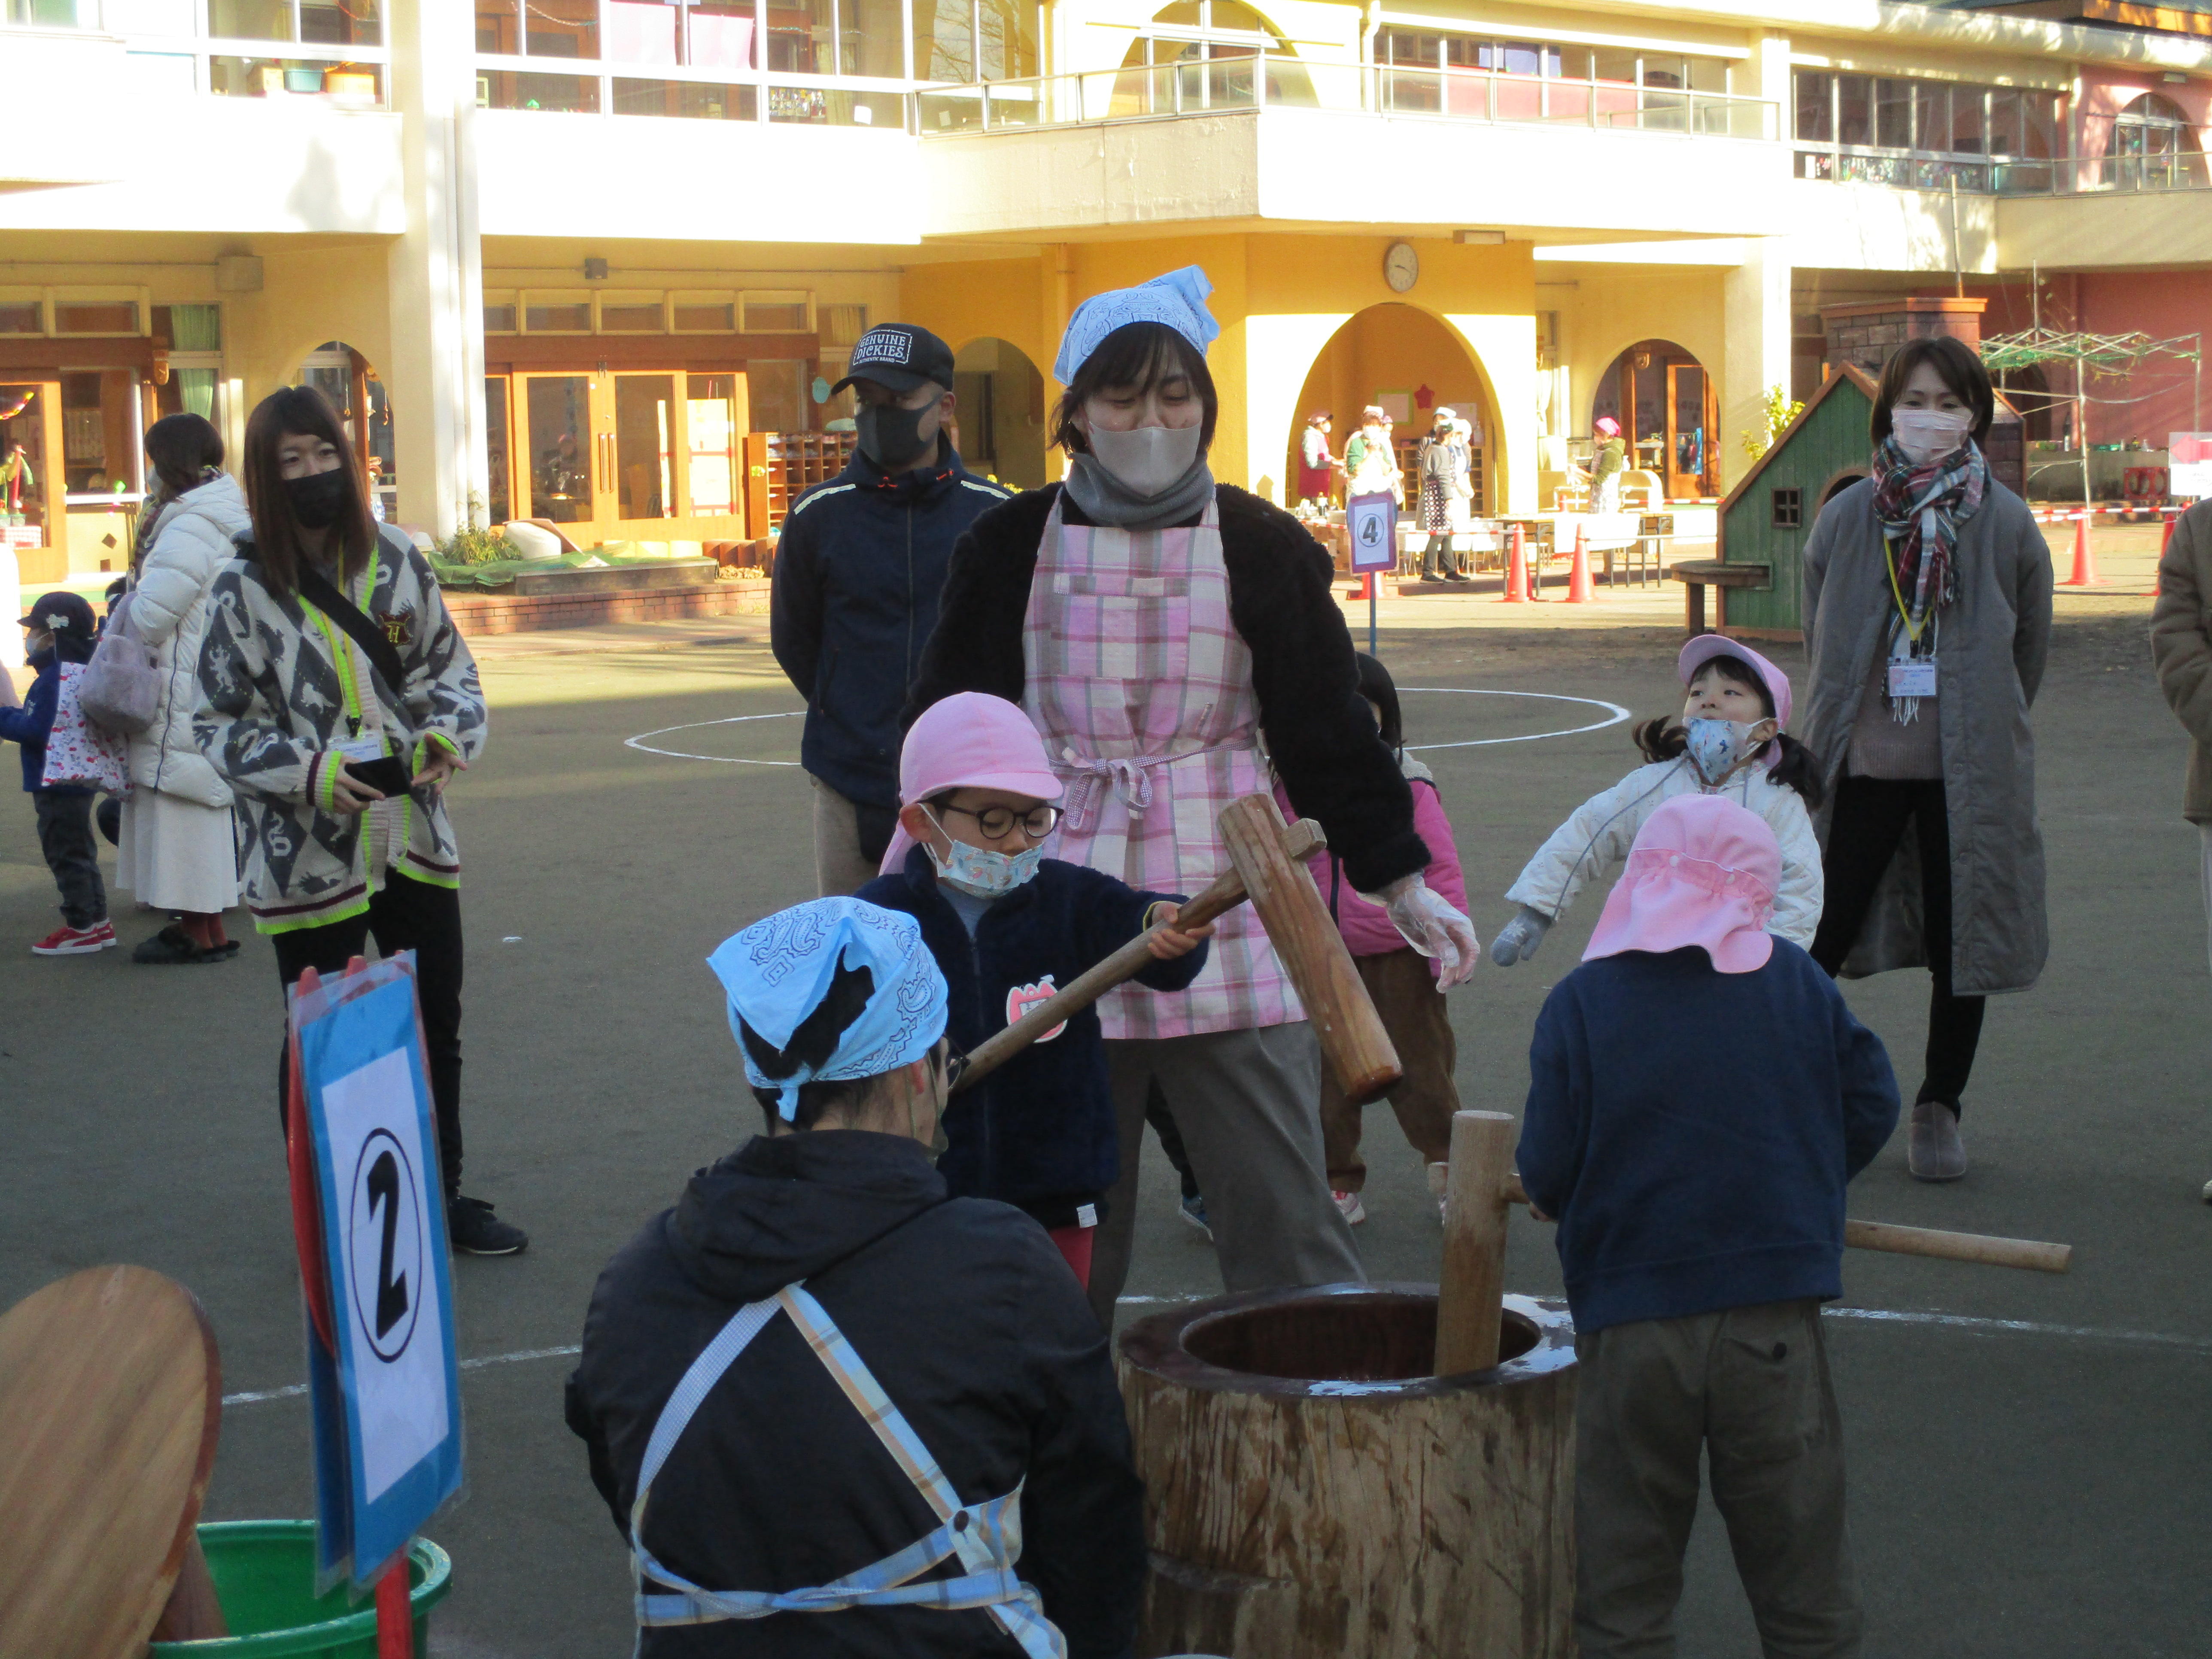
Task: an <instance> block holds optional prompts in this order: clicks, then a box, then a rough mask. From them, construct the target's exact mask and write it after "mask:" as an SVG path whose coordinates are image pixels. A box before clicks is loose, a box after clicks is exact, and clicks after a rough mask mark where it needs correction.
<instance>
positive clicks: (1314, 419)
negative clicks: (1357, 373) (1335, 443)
mask: <svg viewBox="0 0 2212 1659" xmlns="http://www.w3.org/2000/svg"><path fill="white" fill-rule="evenodd" d="M1328 428H1329V418H1328V410H1325V409H1323V410H1316V411H1315V412H1314V413H1313V414H1311V415H1309V416H1306V429H1305V431H1304V434H1303V435H1301V436H1300V437H1299V439H1298V499H1299V500H1300V501H1311V502H1313V503H1314V504H1315V505H1316V506H1319V507H1327V506H1328V502H1329V495H1330V492H1331V489H1332V487H1333V486H1334V484H1335V482H1336V475H1337V474H1338V473H1340V472H1341V471H1344V464H1343V463H1342V462H1341V461H1340V460H1338V459H1336V457H1335V456H1334V455H1332V454H1330V453H1328Z"/></svg>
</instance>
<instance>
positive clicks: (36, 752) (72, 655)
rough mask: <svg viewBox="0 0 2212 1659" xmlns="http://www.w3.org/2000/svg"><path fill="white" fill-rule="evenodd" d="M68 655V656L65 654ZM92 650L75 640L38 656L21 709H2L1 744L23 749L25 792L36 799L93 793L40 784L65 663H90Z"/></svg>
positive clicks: (76, 787) (74, 786) (33, 661)
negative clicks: (5, 743)
mask: <svg viewBox="0 0 2212 1659" xmlns="http://www.w3.org/2000/svg"><path fill="white" fill-rule="evenodd" d="M64 653H66V654H64ZM91 656H92V647H90V646H89V645H86V644H82V643H81V642H80V641H76V640H59V641H56V643H55V647H54V648H53V649H52V650H47V651H41V652H39V653H36V654H35V655H33V657H32V658H31V659H30V665H31V666H32V667H33V668H35V669H36V670H38V674H39V677H38V678H36V679H34V680H33V681H32V682H31V689H30V690H28V691H27V692H25V693H24V694H23V706H22V707H21V708H0V740H4V741H7V742H10V743H19V744H22V745H23V789H24V792H25V793H27V794H33V795H88V794H90V793H92V791H91V790H89V789H87V788H84V787H82V786H80V785H77V784H64V785H60V786H58V787H55V788H52V789H49V788H47V787H46V786H45V785H44V784H42V783H40V781H39V780H40V778H42V777H44V776H45V775H46V739H47V738H49V737H51V736H52V735H53V730H54V705H55V702H56V701H57V700H58V698H59V697H60V696H61V691H62V668H61V665H62V664H63V663H64V661H68V662H86V661H88V660H90V659H91Z"/></svg>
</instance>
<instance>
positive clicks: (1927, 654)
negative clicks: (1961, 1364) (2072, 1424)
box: [1802, 338, 2051, 1181]
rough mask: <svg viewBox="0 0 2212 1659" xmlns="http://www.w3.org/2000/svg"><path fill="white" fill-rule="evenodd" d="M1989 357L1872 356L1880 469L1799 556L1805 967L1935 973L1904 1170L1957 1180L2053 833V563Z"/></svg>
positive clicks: (2029, 956)
mask: <svg viewBox="0 0 2212 1659" xmlns="http://www.w3.org/2000/svg"><path fill="white" fill-rule="evenodd" d="M1995 412H1996V403H1995V398H1994V397H1993V395H1992V393H1991V391H1990V377H1989V375H1988V374H1987V372H1986V371H1985V370H1984V368H1982V365H1981V362H1980V361H1979V360H1978V358H1977V357H1976V356H1974V354H1973V352H1972V350H1970V349H1968V348H1967V347H1966V346H1965V345H1962V344H1961V343H1959V342H1958V341H1956V340H1953V339H1948V338H1946V339H1932V340H1915V341H1911V342H1908V343H1906V344H1905V345H1903V346H1901V347H1899V349H1898V351H1897V353H1896V355H1895V356H1893V357H1891V358H1890V360H1889V362H1888V363H1887V365H1886V366H1885V367H1884V368H1883V370H1882V375H1881V388H1880V391H1879V392H1878V395H1877V396H1876V398H1875V407H1874V415H1873V418H1872V421H1871V422H1870V424H1871V428H1872V435H1873V438H1874V444H1875V454H1874V473H1873V476H1872V477H1869V478H1867V479H1865V480H1863V481H1862V482H1861V483H1856V484H1853V485H1852V486H1851V487H1850V489H1846V490H1844V491H1843V492H1842V493H1841V494H1840V495H1837V496H1836V497H1835V499H1834V500H1832V501H1830V502H1829V503H1828V504H1827V505H1826V507H1823V508H1822V509H1821V512H1820V522H1819V523H1818V524H1816V525H1815V526H1814V529H1813V535H1812V538H1811V540H1810V541H1809V542H1808V544H1807V545H1806V549H1805V562H1804V580H1805V594H1804V617H1805V642H1806V650H1807V653H1808V657H1809V658H1810V672H1809V675H1808V678H1809V680H1810V685H1809V687H1808V694H1807V696H1806V699H1805V702H1806V711H1805V715H1804V720H1803V726H1802V732H1803V737H1804V741H1805V742H1806V743H1807V744H1808V745H1809V746H1810V747H1811V748H1812V749H1813V750H1814V751H1815V752H1816V753H1818V754H1820V755H1821V756H1822V757H1825V759H1826V765H1827V781H1828V799H1829V802H1830V805H1829V807H1828V810H1827V811H1826V813H1825V814H1824V815H1823V817H1822V820H1821V822H1820V831H1821V840H1822V845H1823V850H1824V861H1825V864H1826V878H1827V903H1826V909H1825V910H1824V911H1823V913H1822V915H1821V919H1820V931H1819V933H1817V934H1816V935H1815V937H1814V940H1813V958H1814V961H1816V962H1818V963H1820V965H1821V966H1822V967H1823V968H1825V969H1827V970H1828V971H1829V972H1830V973H1831V974H1833V973H1837V972H1838V971H1841V972H1843V973H1845V974H1849V975H1851V976H1852V977H1854V978H1857V977H1859V976H1861V975H1867V974H1878V973H1882V972H1885V971H1887V969H1892V968H1911V967H1921V966H1925V967H1926V968H1928V969H1929V974H1930V976H1931V978H1932V979H1933V980H1934V987H1933V989H1932V992H1931V994H1930V996H1929V1006H1928V1049H1927V1058H1926V1070H1925V1072H1924V1073H1923V1079H1922V1082H1921V1085H1920V1092H1919V1094H1918V1096H1917V1098H1916V1100H1915V1103H1914V1105H1913V1108H1912V1128H1911V1142H1910V1146H1909V1148H1908V1153H1907V1164H1908V1167H1909V1168H1910V1169H1911V1172H1912V1174H1913V1175H1914V1176H1917V1178H1919V1179H1920V1180H1923V1181H1956V1180H1957V1179H1958V1178H1959V1177H1960V1176H1962V1175H1964V1174H1965V1173H1966V1148H1965V1146H1964V1145H1963V1144H1962V1143H1961V1141H1960V1138H1959V1113H1960V1097H1961V1095H1962V1094H1963V1093H1964V1091H1965V1090H1966V1080H1967V1077H1968V1075H1969V1073H1971V1072H1972V1069H1973V1064H1974V1051H1975V1048H1976V1047H1977V1046H1978V1043H1979V1042H1980V1040H1981V1032H1982V1010H1983V999H1984V997H1986V996H1989V995H1990V994H1995V993H1997V992H2002V991H2024V990H2026V989H2027V987H2030V986H2031V985H2033V984H2034V983H2035V981H2036V978H2037V976H2038V975H2040V974H2041V973H2042V971H2043V961H2044V957H2045V951H2046V950H2047V948H2048V945H2049V938H2048V932H2047V928H2046V926H2045V915H2044V899H2043V838H2042V836H2041V835H2040V833H2039V831H2038V830H2037V829H2036V823H2035V738H2034V734H2033V732H2032V731H2031V730H2030V729H2029V726H2028V720H2027V711H2028V707H2029V705H2030V704H2031V703H2033V702H2034V700H2035V693H2036V688H2037V686H2038V685H2039V684H2040V683H2041V681H2042V678H2043V665H2044V657H2045V651H2046V650H2047V648H2048V647H2049V645H2050V640H2051V554H2050V550H2049V549H2048V547H2046V546H2045V543H2044V540H2043V533H2042V532H2041V531H2040V530H2039V529H2038V528H2037V527H2036V524H2035V520H2034V518H2033V515H2032V514H2031V513H2029V512H2028V509H2027V503H2026V502H2024V501H2021V499H2020V497H2019V496H2017V495H2014V494H2013V493H2012V491H2010V490H2009V489H2006V488H2005V487H2004V486H2003V485H2002V484H2001V483H1998V482H1997V481H1996V479H1995V478H1994V477H1990V471H1989V465H1988V463H1987V462H1986V461H1984V459H1983V458H1982V453H1981V450H1980V447H1979V444H1980V441H1981V440H1982V439H1983V437H1984V435H1986V434H1987V433H1988V431H1989V428H1990V421H1991V419H1992V418H1993V416H1994V415H1995Z"/></svg>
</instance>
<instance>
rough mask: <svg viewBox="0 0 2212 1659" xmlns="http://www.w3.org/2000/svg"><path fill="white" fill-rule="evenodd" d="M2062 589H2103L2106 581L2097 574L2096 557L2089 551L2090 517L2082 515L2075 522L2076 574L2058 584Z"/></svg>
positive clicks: (2085, 514)
mask: <svg viewBox="0 0 2212 1659" xmlns="http://www.w3.org/2000/svg"><path fill="white" fill-rule="evenodd" d="M2058 585H2059V586H2061V587H2102V586H2104V585H2105V583H2104V579H2103V578H2102V577H2100V575H2098V574H2097V560H2096V556H2095V555H2093V553H2091V552H2090V551H2089V515H2088V514H2087V513H2078V514H2076V515H2075V520H2074V574H2072V575H2070V576H2069V577H2068V578H2067V579H2066V580H2064V581H2063V582H2061V583H2059V584H2058Z"/></svg>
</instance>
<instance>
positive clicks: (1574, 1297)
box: [1521, 939, 1898, 1331]
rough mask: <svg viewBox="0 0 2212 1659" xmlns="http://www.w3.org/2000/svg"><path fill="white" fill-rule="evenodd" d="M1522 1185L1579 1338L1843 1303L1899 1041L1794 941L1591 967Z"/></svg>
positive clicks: (1540, 1065)
mask: <svg viewBox="0 0 2212 1659" xmlns="http://www.w3.org/2000/svg"><path fill="white" fill-rule="evenodd" d="M1528 1070H1529V1085H1528V1112H1527V1115H1526V1116H1525V1117H1524V1118H1523V1119H1522V1127H1521V1184H1522V1186H1523V1187H1525V1188H1527V1189H1528V1196H1529V1198H1530V1199H1531V1200H1533V1201H1534V1203H1535V1205H1536V1206H1537V1207H1538V1208H1539V1209H1541V1210H1542V1211H1543V1212H1545V1213H1546V1214H1547V1215H1550V1216H1554V1217H1556V1218H1558V1219H1559V1265H1560V1267H1562V1268H1563V1269H1564V1270H1565V1274H1566V1280H1567V1301H1568V1304H1569V1305H1570V1306H1571V1308H1572V1309H1573V1310H1574V1317H1575V1328H1576V1329H1577V1330H1583V1331H1595V1330H1602V1329H1604V1328H1606V1327H1607V1326H1608V1325H1622V1324H1626V1323H1628V1322H1631V1321H1633V1320H1640V1319H1679V1318H1683V1317H1686V1316H1689V1315H1692V1314H1700V1313H1713V1312H1717V1311H1718V1310H1721V1309H1723V1308H1741V1307H1749V1306H1752V1305H1753V1304H1758V1303H1762V1302H1783V1301H1788V1300H1790V1299H1792V1298H1795V1297H1808V1296H1809V1297H1823V1298H1826V1297H1837V1296H1841V1295H1842V1294H1843V1289H1844V1285H1843V1250H1844V1183H1845V1182H1848V1181H1850V1178H1851V1177H1852V1176H1855V1175H1857V1173H1858V1172H1859V1171H1860V1170H1863V1169H1864V1168H1865V1167H1866V1166H1867V1164H1868V1163H1869V1161H1871V1160H1872V1158H1874V1155H1875V1153H1876V1152H1880V1151H1881V1147H1882V1144H1883V1143H1884V1142H1885V1141H1887V1139H1889V1136H1890V1132H1891V1131H1892V1130H1893V1129H1894V1128H1895V1127H1897V1110H1898V1099H1897V1079H1896V1078H1895V1077H1894V1076H1893V1075H1892V1073H1891V1072H1890V1066H1889V1055H1888V1054H1887V1051H1886V1050H1885V1049H1884V1048H1882V1046H1881V1039H1880V1038H1879V1037H1877V1036H1875V1035H1874V1033H1873V1032H1871V1031H1869V1030H1867V1029H1866V1027H1865V1026H1863V1025H1862V1024H1859V1023H1858V1021H1857V1019H1856V1018H1853V1016H1852V1014H1851V1011H1850V1008H1849V1007H1847V1006H1845V1005H1844V998H1843V994H1842V993H1841V992H1839V991H1838V990H1837V988H1836V986H1835V982H1834V981H1832V980H1831V979H1830V978H1829V977H1828V976H1827V975H1826V974H1824V973H1822V972H1821V971H1820V969H1819V968H1818V967H1816V966H1815V965H1814V962H1813V959H1812V957H1808V956H1807V955H1806V954H1805V953H1804V951H1801V950H1799V949H1798V948H1797V947H1796V945H1792V944H1790V942H1789V941H1788V940H1787V939H1776V940H1775V941H1774V954H1773V955H1772V956H1771V957H1769V958H1768V960H1767V963H1766V965H1765V967H1764V968H1760V969H1757V970H1755V971H1754V972H1752V973H1748V974H1723V973H1721V972H1718V971H1717V969H1715V968H1714V967H1713V965H1712V959H1711V957H1708V956H1707V955H1706V954H1705V952H1704V951H1701V950H1699V949H1697V948H1696V947H1694V946H1692V947H1690V948H1687V949H1685V950H1680V951H1670V952H1668V953H1667V954H1665V955H1656V954H1653V953H1651V952H1648V951H1624V952H1623V953H1621V954H1620V955H1619V956H1614V957H1600V958H1599V959H1598V960H1596V961H1595V962H1586V963H1583V965H1582V966H1581V967H1579V968H1577V969H1575V971H1574V972H1573V973H1571V974H1569V975H1567V976H1566V978H1565V979H1563V980H1561V981H1559V984H1558V985H1557V986H1555V987H1553V990H1552V994H1551V995H1550V996H1548V997H1547V998H1546V999H1545V1000H1544V1009H1543V1012H1541V1014H1539V1015H1538V1016H1537V1018H1536V1037H1535V1041H1534V1043H1533V1044H1532V1045H1531V1047H1530V1048H1529V1051H1528Z"/></svg>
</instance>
